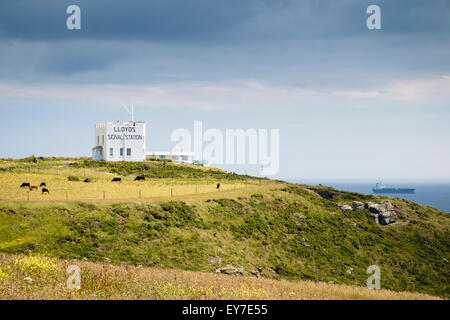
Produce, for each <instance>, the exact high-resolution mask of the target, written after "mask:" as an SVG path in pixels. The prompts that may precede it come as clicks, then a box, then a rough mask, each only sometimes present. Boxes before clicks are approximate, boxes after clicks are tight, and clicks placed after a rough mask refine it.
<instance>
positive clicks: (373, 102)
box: [0, 0, 450, 180]
mask: <svg viewBox="0 0 450 320" xmlns="http://www.w3.org/2000/svg"><path fill="white" fill-rule="evenodd" d="M72 4H76V5H78V6H79V7H80V8H81V30H68V29H67V28H66V19H67V17H68V16H69V15H68V14H67V13H66V8H67V7H68V6H69V5H72ZM371 4H376V5H379V6H380V8H381V17H382V22H381V23H382V29H381V30H368V29H367V27H366V19H367V17H368V16H369V15H368V14H367V13H366V9H367V7H368V6H369V5H371ZM0 5H1V7H0V8H1V9H0V115H1V118H2V122H1V126H0V135H1V136H2V139H1V141H0V157H25V156H29V155H31V154H36V155H44V156H49V155H64V156H83V155H90V153H91V147H92V146H93V143H94V141H93V140H94V138H93V124H94V123H97V122H104V121H115V120H117V119H121V120H128V118H129V116H128V114H127V113H126V111H125V110H124V109H123V107H122V106H121V103H124V104H131V103H133V104H134V106H135V118H136V119H138V120H143V121H146V122H147V136H148V145H147V150H170V149H171V148H172V146H173V145H174V143H173V142H171V141H170V135H171V132H172V131H173V130H175V129H178V128H186V129H189V130H191V131H193V122H194V120H201V121H203V127H204V129H208V128H218V129H221V130H225V129H227V128H230V129H233V128H243V129H248V128H255V129H271V128H274V129H279V130H280V171H279V174H278V177H281V178H304V179H314V178H318V179H319V178H320V179H396V178H402V179H449V180H450V165H449V163H450V148H449V146H450V144H449V143H450V41H449V40H450V1H448V0H433V1H427V0H389V1H387V0H386V1H383V0H371V1H366V0H340V1H331V0H303V1H301V0H296V1H294V0H277V1H269V0H246V1H242V0H239V1H238V0H176V1H175V0H146V1H144V0H141V1H139V0H127V1H125V0H123V1H112V0H69V1H66V0H40V1H33V0H0ZM224 168H226V169H229V170H233V171H237V172H244V171H247V172H248V173H251V174H257V173H258V172H259V167H258V166H227V167H225V166H224Z"/></svg>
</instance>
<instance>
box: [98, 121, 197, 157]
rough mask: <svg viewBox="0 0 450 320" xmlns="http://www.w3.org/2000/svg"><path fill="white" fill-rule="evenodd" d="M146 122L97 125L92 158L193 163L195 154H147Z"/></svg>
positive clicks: (118, 122)
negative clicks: (164, 160)
mask: <svg viewBox="0 0 450 320" xmlns="http://www.w3.org/2000/svg"><path fill="white" fill-rule="evenodd" d="M145 132H146V127H145V122H142V121H129V122H120V121H117V122H115V123H113V122H105V123H100V124H96V125H95V129H94V139H95V141H94V145H95V147H93V148H92V158H93V159H94V160H96V161H102V160H104V161H144V160H146V159H171V160H173V161H175V162H184V163H192V162H193V160H194V153H193V152H146V150H145V145H146V139H145Z"/></svg>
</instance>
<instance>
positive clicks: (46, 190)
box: [42, 188, 50, 194]
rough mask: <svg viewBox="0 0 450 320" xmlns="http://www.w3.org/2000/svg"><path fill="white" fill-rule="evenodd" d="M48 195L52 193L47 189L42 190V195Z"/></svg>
mask: <svg viewBox="0 0 450 320" xmlns="http://www.w3.org/2000/svg"><path fill="white" fill-rule="evenodd" d="M46 192H47V193H48V194H50V191H48V189H47V188H42V194H44V193H46Z"/></svg>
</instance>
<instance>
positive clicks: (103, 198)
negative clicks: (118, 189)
mask: <svg viewBox="0 0 450 320" xmlns="http://www.w3.org/2000/svg"><path fill="white" fill-rule="evenodd" d="M103 200H105V191H103Z"/></svg>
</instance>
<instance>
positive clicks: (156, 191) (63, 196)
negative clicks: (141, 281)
mask: <svg viewBox="0 0 450 320" xmlns="http://www.w3.org/2000/svg"><path fill="white" fill-rule="evenodd" d="M259 187H260V185H259V184H249V183H246V184H221V185H220V187H219V188H218V187H217V186H216V185H214V186H213V185H187V186H186V185H178V186H166V187H155V188H153V190H151V189H152V188H146V189H141V188H139V189H129V188H128V189H126V188H125V189H124V190H123V191H122V192H121V191H117V190H101V189H98V190H95V191H94V190H93V191H89V192H88V193H86V192H81V191H80V190H72V189H64V188H59V189H52V188H47V189H48V190H49V192H48V193H47V192H42V188H41V189H38V190H33V191H30V190H19V191H18V192H17V193H16V195H15V196H13V197H8V198H6V197H1V198H0V201H30V202H48V201H58V202H61V201H62V202H64V201H67V202H73V201H111V200H117V201H119V200H120V201H127V200H145V199H158V198H174V197H183V196H193V197H195V196H202V195H212V194H221V193H222V194H225V193H232V192H239V191H240V192H244V191H246V190H255V189H258V188H259Z"/></svg>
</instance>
